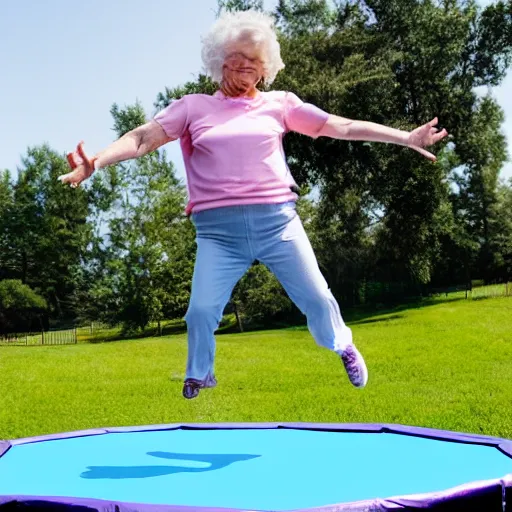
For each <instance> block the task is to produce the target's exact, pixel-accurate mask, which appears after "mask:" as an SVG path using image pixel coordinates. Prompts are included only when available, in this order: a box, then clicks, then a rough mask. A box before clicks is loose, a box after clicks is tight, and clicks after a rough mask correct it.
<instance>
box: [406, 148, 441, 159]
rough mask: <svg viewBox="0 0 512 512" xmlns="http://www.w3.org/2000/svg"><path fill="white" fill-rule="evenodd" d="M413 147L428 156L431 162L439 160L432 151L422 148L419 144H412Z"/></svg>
mask: <svg viewBox="0 0 512 512" xmlns="http://www.w3.org/2000/svg"><path fill="white" fill-rule="evenodd" d="M411 149H414V150H415V151H417V152H418V153H420V154H421V155H423V156H424V157H425V158H428V159H429V160H430V161H431V162H437V158H436V156H435V155H433V154H432V153H430V151H427V150H426V149H423V148H420V147H418V146H411Z"/></svg>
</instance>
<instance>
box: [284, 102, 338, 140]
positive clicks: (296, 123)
mask: <svg viewBox="0 0 512 512" xmlns="http://www.w3.org/2000/svg"><path fill="white" fill-rule="evenodd" d="M328 118H329V114H328V113H327V112H325V111H323V110H322V109H320V108H318V107H316V106H315V105H312V104H311V103H305V102H304V101H302V100H301V99H300V98H299V97H298V96H297V95H295V94H293V93H291V92H288V93H286V96H285V108H284V122H285V125H286V128H287V129H288V130H289V131H293V132H297V133H301V134H303V135H309V136H310V137H313V138H316V137H318V134H319V133H320V131H321V129H322V128H323V127H324V125H325V123H326V122H327V119H328Z"/></svg>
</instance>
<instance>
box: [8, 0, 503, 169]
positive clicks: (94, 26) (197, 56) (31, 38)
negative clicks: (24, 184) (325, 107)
mask: <svg viewBox="0 0 512 512" xmlns="http://www.w3.org/2000/svg"><path fill="white" fill-rule="evenodd" d="M276 1H277V0H265V8H266V9H271V8H272V7H273V6H274V5H275V4H276ZM482 2H483V3H489V0H482ZM216 6H217V0H186V1H183V0H180V1H178V0H143V1H141V0H85V1H78V0H44V1H37V0H16V1H9V0H0V7H1V9H0V73H1V81H0V121H1V122H0V170H2V169H9V170H11V171H12V172H15V171H16V169H17V168H18V167H20V166H21V165H22V163H21V158H22V156H23V155H24V154H26V151H27V148H28V147H31V146H36V145H40V144H43V143H48V144H49V145H50V146H51V147H52V148H53V149H55V150H56V151H58V152H61V153H66V152H69V151H72V150H74V149H75V147H76V145H77V143H78V142H79V141H81V140H83V141H84V147H85V150H86V151H87V152H88V153H90V154H94V153H95V152H97V151H100V150H101V149H103V148H105V147H106V146H108V145H109V144H110V143H111V142H113V140H114V139H115V133H114V131H113V120H112V117H111V115H110V108H111V107H112V105H113V103H117V104H118V105H119V106H120V107H123V106H125V105H132V104H134V103H135V102H136V101H139V102H140V104H141V105H142V106H143V108H144V110H145V112H146V115H147V117H148V118H151V117H152V116H153V115H154V114H155V110H154V106H153V103H154V102H155V100H156V96H157V94H158V93H159V92H163V91H164V89H165V87H176V86H178V85H180V84H183V83H184V82H186V81H189V80H194V78H195V77H196V76H197V74H198V73H199V72H201V71H202V63H201V35H203V34H204V33H205V32H206V31H207V30H208V28H209V27H210V25H211V24H212V22H213V21H214V20H215V12H216ZM507 91H508V92H507ZM510 91H512V72H509V74H508V75H507V78H506V80H505V81H504V82H503V84H502V85H501V86H500V87H498V88H496V89H495V90H493V94H494V95H495V97H496V98H497V100H498V102H499V103H500V104H501V105H502V107H503V108H504V110H505V116H506V121H505V124H504V126H503V129H504V132H505V134H506V136H507V139H508V142H509V147H510V148H511V150H510V152H511V154H512V94H510ZM334 113H336V114H339V115H343V112H334ZM448 128H449V127H448ZM166 151H167V154H168V156H169V158H170V159H171V160H172V161H173V162H174V164H175V165H176V168H177V173H178V175H179V176H180V177H182V178H184V166H183V160H182V157H181V153H180V149H179V143H178V142H171V143H170V144H168V145H167V146H166ZM502 176H503V177H504V178H507V179H508V178H510V177H512V164H511V163H508V164H507V165H506V167H505V169H504V171H503V173H502Z"/></svg>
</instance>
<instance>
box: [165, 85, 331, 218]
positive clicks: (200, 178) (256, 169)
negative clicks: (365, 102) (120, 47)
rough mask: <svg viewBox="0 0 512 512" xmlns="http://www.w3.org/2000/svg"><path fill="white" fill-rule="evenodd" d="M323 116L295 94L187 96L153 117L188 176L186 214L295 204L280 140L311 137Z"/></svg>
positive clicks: (322, 121) (292, 182)
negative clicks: (174, 143) (290, 135)
mask: <svg viewBox="0 0 512 512" xmlns="http://www.w3.org/2000/svg"><path fill="white" fill-rule="evenodd" d="M327 118H328V114H327V113H326V112H324V111H323V110H321V109H319V108H317V107H315V106H314V105H311V104H308V103H304V102H303V101H302V100H300V99H299V98H298V97H297V96H296V95H295V94H293V93H289V92H281V91H271V92H260V93H259V94H258V96H257V97H256V98H229V97H227V96H225V95H224V94H223V93H222V92H220V91H217V92H216V93H215V94H214V95H213V96H210V95H206V94H189V95H187V96H184V97H183V98H181V99H179V100H175V101H173V102H172V103H171V104H170V105H169V106H167V107H166V108H164V109H163V110H162V111H161V112H159V113H158V114H157V115H156V116H155V120H156V121H157V122H158V123H159V124H160V125H161V126H162V128H163V129H164V130H165V132H166V134H167V135H168V136H169V137H171V138H172V139H173V140H176V139H180V145H181V150H182V153H183V160H184V163H185V169H186V174H187V188H188V195H189V202H188V205H187V213H190V212H198V211H201V210H205V209H209V208H218V207H221V206H232V205H245V204H262V203H280V202H286V201H293V200H296V199H297V194H295V193H294V192H292V190H291V187H292V186H294V185H295V181H294V179H293V177H292V175H291V173H290V170H289V168H288V166H287V164H286V159H285V154H284V150H283V136H284V135H285V134H286V133H287V132H288V131H295V132H298V133H302V134H304V135H309V136H310V137H313V138H316V137H317V136H318V133H319V131H320V130H321V129H322V127H323V126H324V124H325V122H326V121H327Z"/></svg>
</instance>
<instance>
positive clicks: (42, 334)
mask: <svg viewBox="0 0 512 512" xmlns="http://www.w3.org/2000/svg"><path fill="white" fill-rule="evenodd" d="M41 345H44V330H42V331H41Z"/></svg>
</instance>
